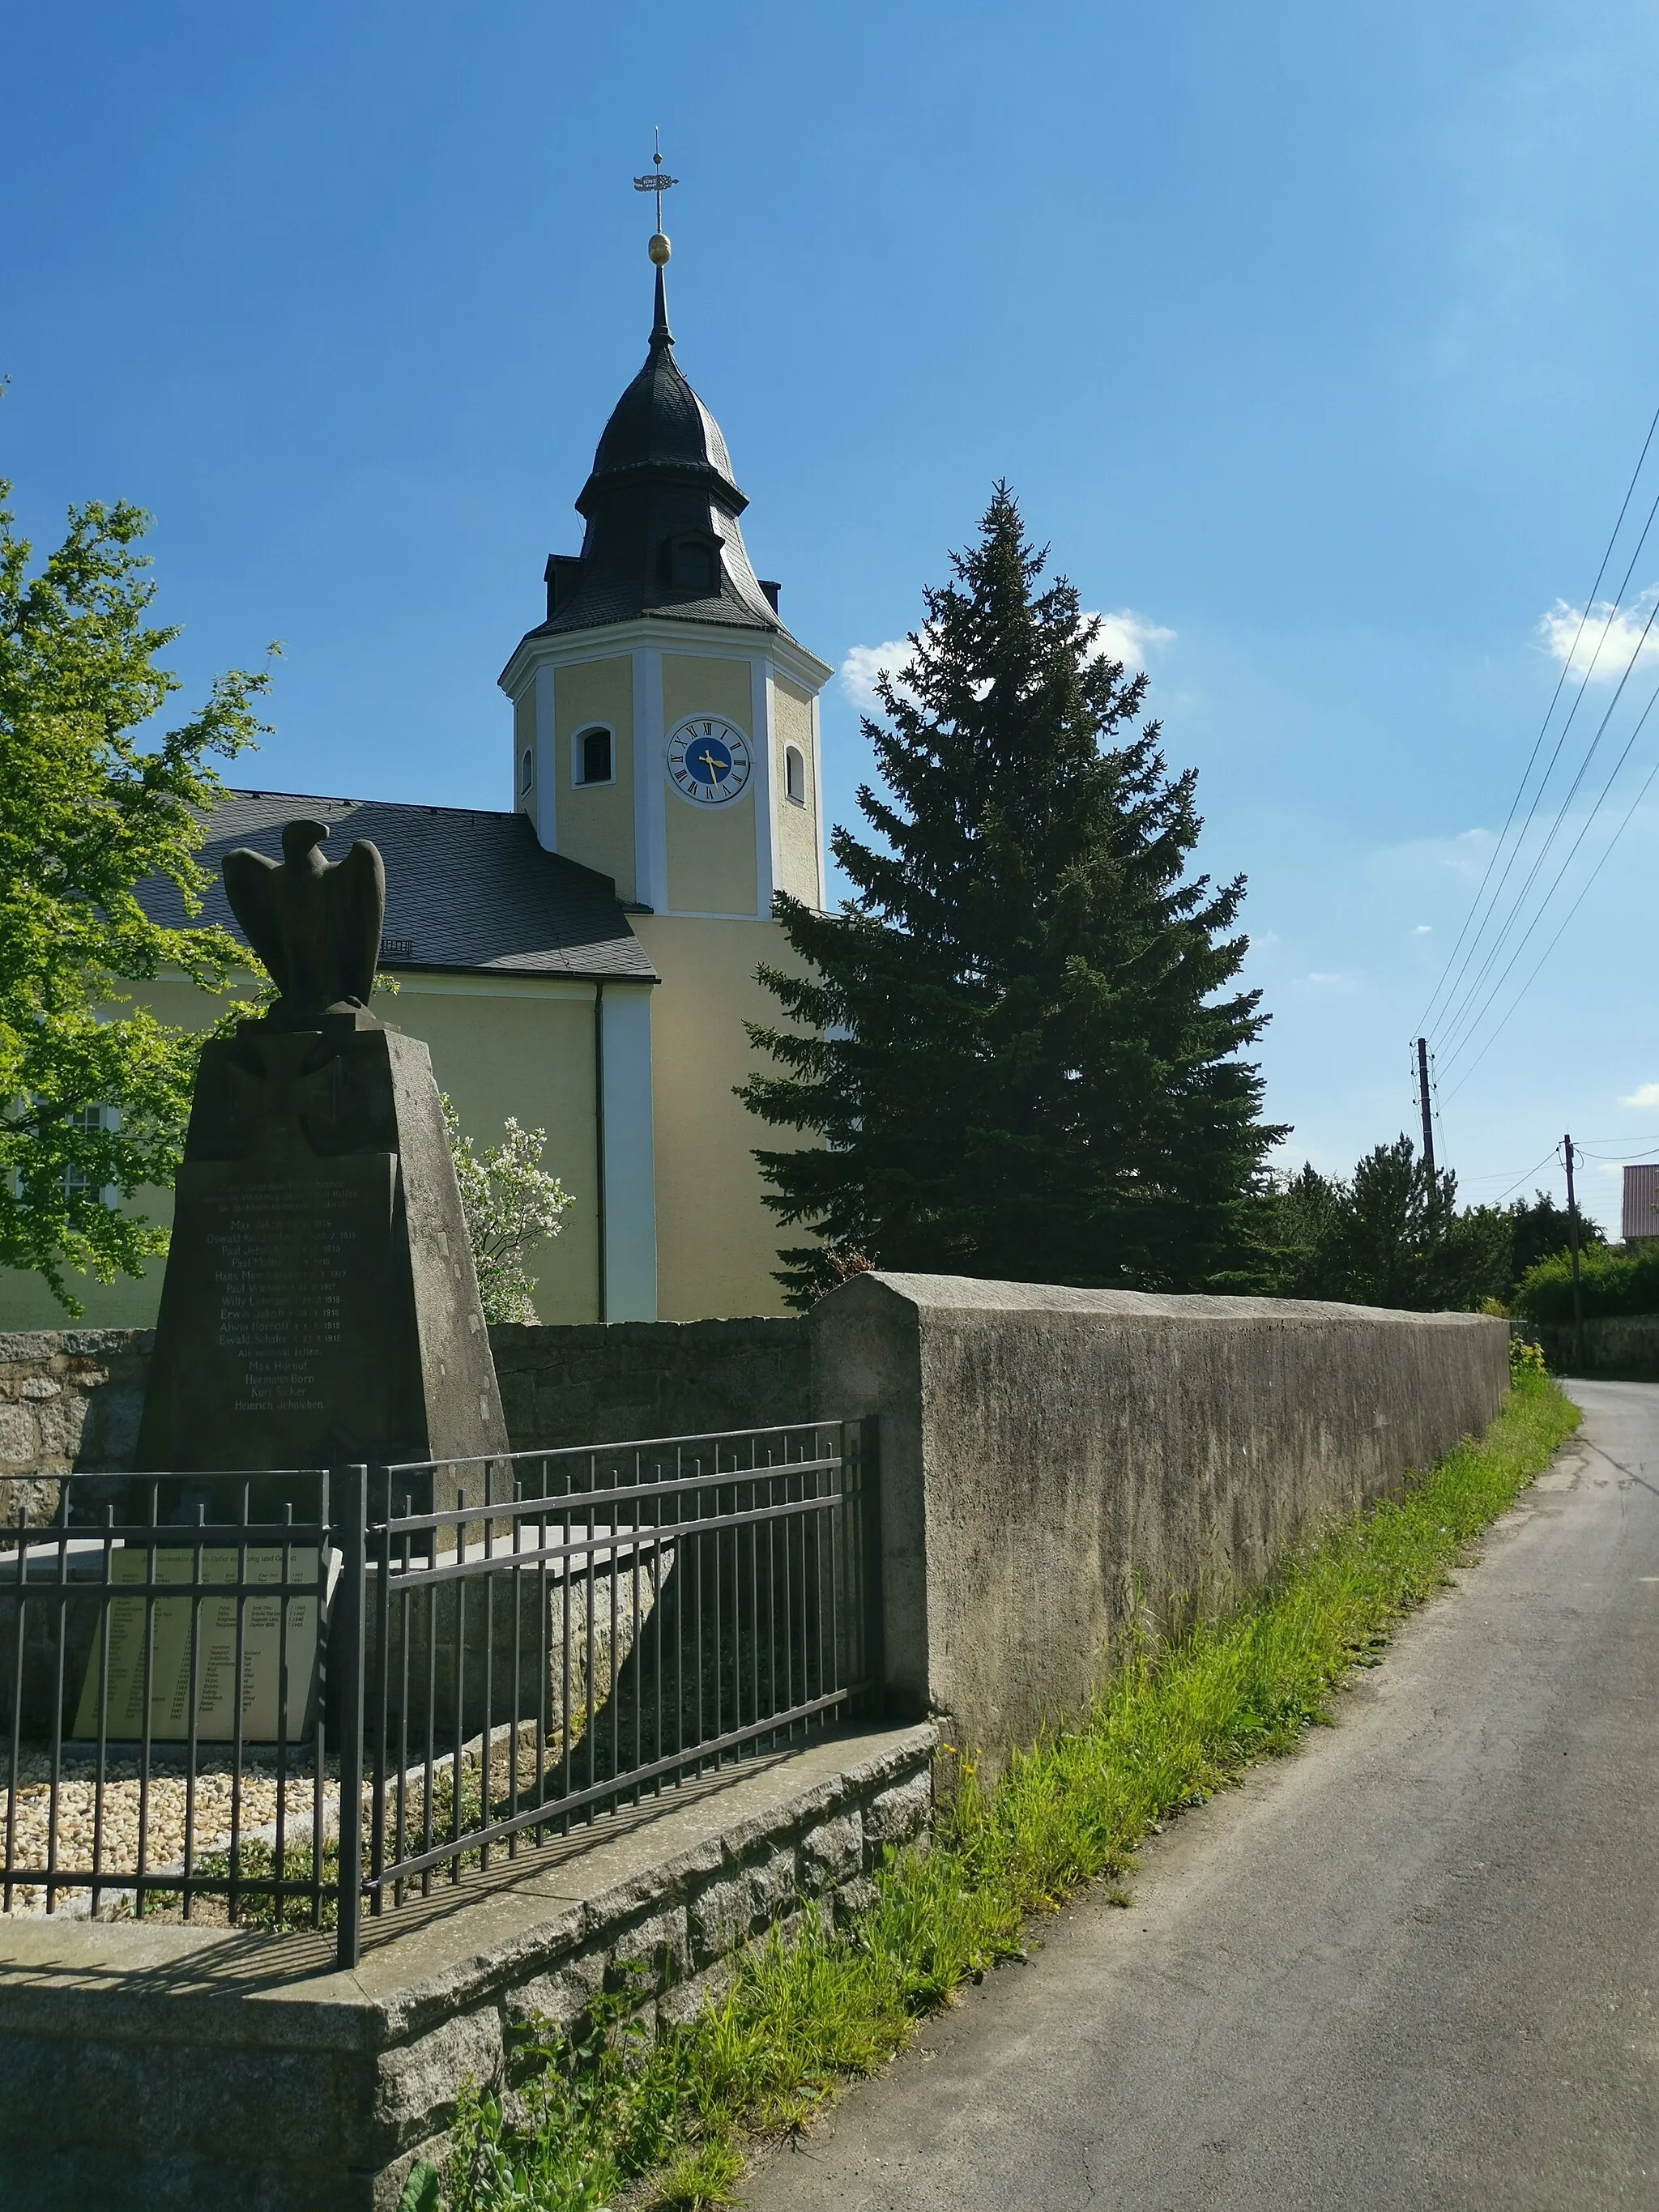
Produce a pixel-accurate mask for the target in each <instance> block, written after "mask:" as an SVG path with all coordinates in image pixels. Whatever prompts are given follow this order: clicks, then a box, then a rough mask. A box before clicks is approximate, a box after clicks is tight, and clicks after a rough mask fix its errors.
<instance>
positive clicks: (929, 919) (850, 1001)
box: [742, 484, 1283, 1304]
mask: <svg viewBox="0 0 1659 2212" xmlns="http://www.w3.org/2000/svg"><path fill="white" fill-rule="evenodd" d="M1045 559H1046V556H1044V555H1043V554H1042V553H1041V552H1039V551H1036V550H1034V549H1033V548H1032V546H1031V545H1030V543H1029V542H1028V540H1027V538H1026V536H1025V533H1024V528H1023V526H1022V524H1021V520H1020V515H1019V510H1018V506H1017V504H1016V502H1015V501H1014V498H1013V495H1012V493H1011V492H1010V491H1009V489H1008V488H1007V487H1006V485H1002V484H1000V485H999V486H998V487H997V488H996V490H995V493H994V496H993V499H992V501H991V504H990V506H989V507H988V509H987V512H986V513H985V515H984V517H983V520H982V521H981V526H980V534H979V539H978V542H977V543H976V544H974V545H972V546H971V547H970V548H969V550H967V551H966V552H964V553H962V554H959V555H953V556H951V568H952V571H953V574H952V577H951V581H950V582H949V583H947V584H946V585H945V586H944V587H943V588H941V589H939V590H934V591H930V592H927V596H926V609H927V618H926V621H925V622H924V623H923V625H922V627H921V629H919V630H917V631H916V632H915V633H914V634H913V635H912V636H911V639H910V641H909V644H910V652H909V658H908V662H907V663H906V665H904V666H903V668H902V670H899V671H895V672H893V673H891V674H890V675H884V677H883V678H882V680H881V681H880V683H879V684H878V686H877V692H878V698H879V700H880V702H881V705H882V708H883V709H884V717H885V719H884V721H882V722H876V721H866V723H865V726H864V727H865V732H866V736H867V737H868V738H869V740H870V742H871V744H872V745H873V747H874V749H875V753H876V758H877V762H878V765H879V768H880V770H881V775H882V778H883V781H884V784H885V787H886V788H885V791H884V793H880V794H878V793H876V792H875V791H873V790H872V789H871V788H869V787H865V788H863V789H861V790H860V793H859V805H860V809H861V811H862V812H863V814H864V817H865V819H866V822H867V823H868V824H869V826H870V828H871V829H872V830H873V831H874V833H875V839H874V841H873V842H868V843H866V842H862V841H861V840H860V838H859V837H858V836H854V834H853V832H852V831H850V830H848V829H844V828H839V829H836V832H835V834H834V837H833V840H832V843H833V849H834V852H835V855H836V860H838V861H839V862H840V864H841V866H842V869H843V870H844V871H845V872H846V874H847V876H848V878H849V879H850V881H851V883H852V884H853V885H854V897H853V898H852V899H851V900H850V902H847V903H846V904H844V905H843V906H842V909H841V910H840V912H838V913H835V914H819V913H816V912H814V911H813V910H812V909H811V908H808V907H806V906H805V905H803V904H802V903H801V902H799V900H796V899H793V898H788V897H781V898H780V899H779V901H778V902H777V913H778V915H779V918H780V919H781V921H782V923H783V925H784V928H785V931H786V933H787V937H788V939H789V943H790V945H792V947H793V950H794V951H795V952H796V953H797V954H798V955H799V961H800V968H799V970H798V971H795V972H785V971H783V970H781V969H778V968H775V967H773V968H768V969H764V970H763V980H764V981H765V982H766V983H767V985H768V987H769V988H770V990H771V991H772V992H773V993H774V994H775V996H776V997H777V999H778V1000H779V1002H780V1005H781V1009H782V1012H783V1013H784V1015H785V1016H786V1017H787V1018H788V1024H787V1025H786V1024H783V1023H780V1024H775V1025H768V1024H757V1025H754V1026H753V1027H751V1030H750V1035H751V1036H752V1037H753V1040H754V1042H756V1044H757V1045H758V1046H759V1047H761V1048H763V1050H764V1051H765V1052H766V1053H767V1054H769V1055H770V1056H771V1058H772V1060H774V1062H775V1063H776V1066H777V1070H778V1071H779V1072H775V1073H760V1074H757V1075H756V1076H755V1077H754V1078H752V1079H750V1082H749V1083H748V1084H747V1085H745V1086H744V1090H743V1092H742V1096H743V1097H744V1098H745V1099H746V1101H747V1103H748V1104H749V1105H750V1107H751V1108H752V1109H753V1110H754V1112H755V1113H756V1114H757V1115H759V1116H760V1117H761V1119H762V1120H763V1121H766V1122H768V1123H769V1124H770V1125H771V1126H772V1127H775V1128H779V1129H787V1130H793V1131H797V1132H799V1133H801V1134H802V1136H804V1137H805V1138H806V1139H808V1140H809V1141H808V1142H807V1143H806V1144H805V1145H804V1146H801V1148H800V1149H798V1150H791V1151H781V1150H779V1151H762V1152H757V1158H758V1160H759V1162H760V1164H761V1168H762V1171H763V1174H764V1176H765V1177H766V1179H767V1181H768V1182H769V1183H770V1185H771V1186H772V1188H771V1191H770V1193H769V1197H768V1200H767V1202H768V1204H769V1206H772V1207H773V1208H774V1209H775V1212H777V1214H778V1216H779V1217H780V1218H781V1220H782V1221H783V1222H784V1223H786V1224H799V1225H804V1226H805V1227H806V1228H807V1229H808V1230H809V1231H812V1232H814V1234H815V1236H816V1238H817V1242H816V1243H811V1244H806V1245H799V1246H796V1247H793V1248H792V1249H787V1250H785V1251H784V1252H782V1253H781V1255H780V1256H781V1259H782V1260H783V1261H784V1268H783V1270H782V1273H781V1276H780V1279H781V1281H782V1282H783V1283H784V1284H785V1285H786V1287H787V1291H788V1292H789V1294H790V1296H791V1297H792V1298H793V1300H794V1301H795V1302H796V1303H797V1304H806V1303H809V1302H810V1301H811V1298H812V1297H814V1296H815V1295H816V1294H817V1292H818V1291H821V1290H823V1288H825V1287H827V1286H828V1285H830V1284H832V1283H833V1282H835V1281H836V1280H838V1279H841V1278H842V1276H843V1275H844V1274H845V1273H847V1272H848V1270H849V1269H850V1268H853V1267H856V1266H858V1265H859V1264H860V1262H861V1261H869V1262H872V1263H874V1264H876V1265H878V1266H881V1267H899V1268H915V1269H921V1270H930V1271H940V1272H947V1273H958V1274H970V1275H978V1276H986V1277H1005V1278H1011V1279H1020V1280H1026V1281H1044V1280H1046V1281H1050V1282H1060V1283H1077V1284H1085V1285H1118V1286H1125V1287H1130V1286H1139V1287H1146V1288H1160V1289H1170V1290H1196V1289H1199V1288H1200V1287H1202V1286H1203V1285H1206V1284H1210V1283H1212V1282H1213V1281H1214V1280H1215V1279H1217V1277H1218V1275H1220V1274H1222V1273H1225V1271H1226V1270H1227V1269H1228V1267H1230V1265H1231V1263H1232V1261H1234V1259H1235V1257H1236V1255H1237V1248H1238V1244H1239V1238H1240V1228H1241V1220H1242V1216H1243V1212H1244V1210H1245V1206H1246V1201H1247V1200H1248V1199H1249V1194H1250V1192H1251V1190H1252V1188H1253V1186H1254V1185H1255V1182H1257V1179H1258V1177H1259V1176H1260V1174H1261V1164H1262V1160H1263V1157H1264V1155H1265V1154H1266V1152H1267V1151H1268V1150H1269V1148H1270V1147H1271V1146H1273V1144H1274V1143H1275V1142H1276V1141H1277V1140H1278V1139H1279V1136H1280V1135H1281V1134H1283V1132H1282V1131H1280V1130H1278V1129H1275V1128H1273V1127H1268V1126H1267V1124H1265V1123H1264V1122H1263V1121H1261V1118H1260V1109H1261V1077H1260V1074H1259V1073H1258V1072H1257V1070H1256V1068H1255V1066H1252V1065H1251V1064H1250V1063H1249V1061H1248V1060H1244V1059H1243V1058H1242V1057H1241V1056H1240V1055H1241V1053H1242V1051H1243V1048H1245V1047H1247V1046H1248V1045H1249V1044H1250V1043H1251V1042H1253V1041H1254V1040H1255V1038H1256V1037H1257V1036H1259V1035H1260V1033H1261V1028H1262V1025H1263V1020H1264V1017H1263V1016H1262V1015H1261V1013H1260V1012H1258V1006H1257V1000H1258V994H1256V993H1255V992H1251V991H1240V990H1237V989H1233V988H1231V985H1232V983H1233V981H1234V979H1235V977H1236V976H1237V973H1238V969H1239V966H1240V963H1241V962H1242V960H1243V955H1244V951H1245V947H1246V943H1247V940H1246V939H1244V938H1243V936H1240V935H1237V934H1236V933H1235V924H1236V922H1237V917H1238V913H1239V908H1240V905H1241V902H1242V900H1243V890H1244V885H1243V878H1237V879H1236V880H1235V881H1233V882H1231V883H1229V884H1223V885H1220V886H1217V885H1214V884H1212V883H1211V881H1210V879H1209V878H1208V877H1206V876H1189V875H1188V872H1187V870H1188V858H1189V855H1190V854H1191V853H1192V850H1193V848H1194V845H1195V843H1196V842H1197V839H1198V836H1199V831H1200V819H1199V816H1198V813H1197V811H1196V807H1195V805H1194V797H1195V788H1196V776H1195V774H1194V771H1192V770H1190V769H1189V770H1188V771H1186V772H1185V773H1184V774H1182V775H1175V776H1171V775H1169V774H1168V773H1167V771H1166V769H1165V766H1164V756H1163V754H1162V752H1161V750H1159V744H1158V734H1159V733H1158V724H1157V723H1156V722H1146V723H1139V716H1140V714H1141V710H1142V708H1143V705H1144V703H1145V700H1146V677H1145V675H1144V674H1142V675H1136V676H1133V677H1131V676H1129V675H1127V674H1126V671H1125V669H1124V667H1123V665H1122V664H1121V662H1117V661H1114V660H1112V659H1110V658H1109V657H1108V655H1107V654H1106V653H1104V652H1103V649H1102V646H1101V625H1100V623H1099V622H1098V621H1097V619H1095V618H1093V617H1089V616H1085V614H1084V613H1083V611H1082V610H1081V606H1080V604H1079V597H1078V593H1077V592H1076V590H1075V589H1074V588H1073V586H1072V585H1071V584H1069V583H1067V582H1066V580H1065V579H1064V578H1059V579H1057V580H1054V581H1053V582H1050V583H1048V584H1047V585H1043V584H1042V582H1041V579H1042V573H1043V569H1044V567H1045ZM1138 724H1139V726H1138Z"/></svg>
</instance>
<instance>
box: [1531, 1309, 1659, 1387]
mask: <svg viewBox="0 0 1659 2212" xmlns="http://www.w3.org/2000/svg"><path fill="white" fill-rule="evenodd" d="M1517 1327H1518V1328H1519V1329H1520V1331H1521V1333H1522V1334H1524V1335H1525V1336H1526V1337H1527V1338H1528V1340H1529V1341H1531V1342H1534V1343H1537V1344H1541V1345H1542V1346H1543V1347H1544V1357H1545V1358H1546V1359H1547V1360H1548V1362H1549V1364H1550V1366H1551V1368H1552V1370H1553V1372H1554V1373H1556V1374H1557V1375H1600V1376H1607V1377H1609V1378H1613V1379H1616V1380H1618V1381H1620V1382H1625V1383H1659V1314H1607V1315H1601V1316H1597V1317H1596V1318H1595V1319H1594V1320H1591V1321H1587V1322H1585V1323H1584V1357H1583V1359H1582V1360H1579V1359H1577V1358H1575V1357H1574V1346H1573V1333H1572V1323H1571V1322H1570V1321H1568V1322H1520V1323H1518V1324H1517Z"/></svg>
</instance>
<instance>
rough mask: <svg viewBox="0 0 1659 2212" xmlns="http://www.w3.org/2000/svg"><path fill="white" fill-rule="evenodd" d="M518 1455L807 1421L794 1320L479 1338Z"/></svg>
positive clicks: (805, 1366) (805, 1361) (806, 1347)
mask: <svg viewBox="0 0 1659 2212" xmlns="http://www.w3.org/2000/svg"><path fill="white" fill-rule="evenodd" d="M489 1345H490V1349H491V1351H492V1352H494V1353H495V1373H496V1376H497V1377H498V1378H499V1380H500V1383H501V1405H502V1407H503V1410H504V1411H505V1413H506V1414H507V1433H508V1435H509V1436H510V1437H512V1439H513V1447H514V1449H518V1450H526V1451H533V1450H535V1449H537V1448H538V1446H542V1445H548V1446H552V1445H556V1444H587V1443H621V1442H623V1441H625V1440H627V1439H629V1438H632V1437H684V1436H703V1435H707V1434H708V1432H709V1431H711V1430H717V1429H759V1428H766V1427H769V1426H771V1425H773V1424H780V1425H781V1424H782V1423H784V1422H786V1421H804V1420H806V1419H809V1418H810V1416H811V1395H812V1352H811V1341H810V1339H809V1338H808V1335H807V1328H806V1322H805V1320H804V1319H803V1320H800V1321H778V1320H769V1319H764V1318H760V1317H757V1318H755V1319H753V1320H747V1321H690V1322H671V1321H629V1322H611V1323H610V1324H609V1325H603V1324H600V1323H599V1322H590V1323H587V1324H585V1325H579V1326H576V1327H574V1328H516V1327H513V1326H511V1325H507V1326H501V1327H497V1328H492V1329H491V1330H490V1332H489Z"/></svg>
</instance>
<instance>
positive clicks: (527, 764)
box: [519, 745, 536, 799]
mask: <svg viewBox="0 0 1659 2212" xmlns="http://www.w3.org/2000/svg"><path fill="white" fill-rule="evenodd" d="M534 781H536V756H535V754H534V753H533V752H532V750H530V747H529V746H528V745H526V747H525V749H524V750H523V752H522V753H521V754H520V756H519V796H520V798H521V799H522V798H523V796H524V794H525V793H526V791H528V790H529V788H530V787H531V785H532V783H534Z"/></svg>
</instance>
